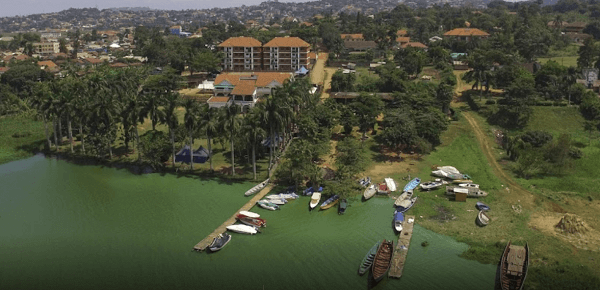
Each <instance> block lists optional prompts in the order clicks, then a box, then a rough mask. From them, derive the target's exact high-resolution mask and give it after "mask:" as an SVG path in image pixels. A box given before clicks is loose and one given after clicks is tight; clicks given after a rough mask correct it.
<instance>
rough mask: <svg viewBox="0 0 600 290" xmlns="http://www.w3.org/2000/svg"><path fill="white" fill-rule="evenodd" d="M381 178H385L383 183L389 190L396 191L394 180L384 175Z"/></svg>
mask: <svg viewBox="0 0 600 290" xmlns="http://www.w3.org/2000/svg"><path fill="white" fill-rule="evenodd" d="M383 180H385V185H387V188H388V190H389V192H394V191H396V182H395V181H394V180H393V179H391V178H390V177H386V178H384V179H383Z"/></svg>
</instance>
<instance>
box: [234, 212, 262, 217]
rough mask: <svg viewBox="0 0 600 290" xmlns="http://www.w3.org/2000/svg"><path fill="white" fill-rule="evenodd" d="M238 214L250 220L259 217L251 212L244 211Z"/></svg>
mask: <svg viewBox="0 0 600 290" xmlns="http://www.w3.org/2000/svg"><path fill="white" fill-rule="evenodd" d="M239 214H243V215H245V216H247V217H251V218H259V217H260V215H259V214H257V213H255V212H251V211H246V210H242V211H240V212H239Z"/></svg>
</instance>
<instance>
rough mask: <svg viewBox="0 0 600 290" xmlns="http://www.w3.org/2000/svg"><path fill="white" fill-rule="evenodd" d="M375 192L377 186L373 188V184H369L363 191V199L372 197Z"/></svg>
mask: <svg viewBox="0 0 600 290" xmlns="http://www.w3.org/2000/svg"><path fill="white" fill-rule="evenodd" d="M375 193H377V188H375V184H371V185H370V186H369V187H367V189H365V191H364V192H363V196H364V198H365V200H367V199H369V198H371V197H373V196H374V195H375Z"/></svg>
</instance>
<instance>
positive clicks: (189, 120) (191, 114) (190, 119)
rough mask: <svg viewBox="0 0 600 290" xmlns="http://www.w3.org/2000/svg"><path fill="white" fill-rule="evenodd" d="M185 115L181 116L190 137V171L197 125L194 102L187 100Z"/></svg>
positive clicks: (192, 164) (195, 104)
mask: <svg viewBox="0 0 600 290" xmlns="http://www.w3.org/2000/svg"><path fill="white" fill-rule="evenodd" d="M184 107H185V115H184V116H183V123H184V125H185V128H186V129H187V130H188V133H189V137H190V170H194V147H193V146H194V139H193V138H194V137H193V133H194V131H195V130H196V128H197V126H196V124H197V123H198V122H197V121H198V111H199V106H198V103H197V102H196V101H195V100H192V99H188V100H187V101H186V102H185V104H184Z"/></svg>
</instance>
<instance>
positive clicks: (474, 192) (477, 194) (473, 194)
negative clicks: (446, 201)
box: [446, 186, 488, 197]
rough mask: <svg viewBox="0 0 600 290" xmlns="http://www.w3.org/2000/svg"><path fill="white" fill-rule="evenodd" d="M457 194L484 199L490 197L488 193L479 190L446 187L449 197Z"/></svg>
mask: <svg viewBox="0 0 600 290" xmlns="http://www.w3.org/2000/svg"><path fill="white" fill-rule="evenodd" d="M457 192H459V193H465V194H466V195H467V197H484V196H487V195H488V194H487V192H485V191H483V190H480V189H479V188H471V187H461V186H446V194H447V195H456V193H457Z"/></svg>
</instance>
